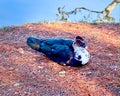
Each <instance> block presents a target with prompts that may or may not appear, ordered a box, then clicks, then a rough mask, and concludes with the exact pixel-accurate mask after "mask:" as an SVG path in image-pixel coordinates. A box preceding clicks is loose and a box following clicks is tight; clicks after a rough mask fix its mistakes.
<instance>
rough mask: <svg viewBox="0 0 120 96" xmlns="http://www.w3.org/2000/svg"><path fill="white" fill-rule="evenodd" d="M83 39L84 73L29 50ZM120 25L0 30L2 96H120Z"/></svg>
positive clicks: (71, 24)
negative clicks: (32, 40)
mask: <svg viewBox="0 0 120 96" xmlns="http://www.w3.org/2000/svg"><path fill="white" fill-rule="evenodd" d="M76 35H80V36H83V37H84V38H85V40H86V42H87V45H88V51H89V52H90V54H91V60H90V62H89V63H88V64H87V65H86V66H84V67H79V68H75V67H67V66H61V65H59V64H57V63H55V62H53V61H51V60H49V59H48V58H47V57H45V56H44V55H43V54H42V53H39V52H36V51H34V50H32V49H31V48H30V47H28V46H27V45H26V39H27V37H29V36H36V37H38V38H49V37H62V38H74V37H75V36H76ZM119 57H120V25H114V24H97V25H94V24H83V23H50V24H25V25H23V26H13V27H8V28H4V29H0V96H120V72H119V71H120V64H119V63H120V60H119Z"/></svg>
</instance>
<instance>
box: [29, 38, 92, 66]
mask: <svg viewBox="0 0 120 96" xmlns="http://www.w3.org/2000/svg"><path fill="white" fill-rule="evenodd" d="M27 45H28V46H30V47H31V48H32V49H34V50H37V51H39V52H42V53H44V54H45V55H46V56H47V57H49V58H50V59H51V60H53V61H55V62H57V63H59V64H61V65H66V66H74V67H79V66H83V65H85V64H87V63H88V61H89V59H90V54H89V52H88V51H87V50H86V48H87V46H86V43H85V42H84V39H83V38H82V37H80V36H76V37H75V39H61V38H48V39H38V38H35V37H28V38H27Z"/></svg>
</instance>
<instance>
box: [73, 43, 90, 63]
mask: <svg viewBox="0 0 120 96" xmlns="http://www.w3.org/2000/svg"><path fill="white" fill-rule="evenodd" d="M73 48H74V53H75V57H74V58H75V59H76V60H78V61H82V64H83V65H85V64H86V63H87V62H88V61H89V59H90V53H89V52H88V51H87V50H86V49H85V48H82V47H79V46H77V45H73ZM79 56H80V57H81V58H79Z"/></svg>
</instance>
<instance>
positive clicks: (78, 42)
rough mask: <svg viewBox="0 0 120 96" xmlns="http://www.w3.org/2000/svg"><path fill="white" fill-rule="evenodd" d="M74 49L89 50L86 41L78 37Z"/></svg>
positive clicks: (74, 42)
mask: <svg viewBox="0 0 120 96" xmlns="http://www.w3.org/2000/svg"><path fill="white" fill-rule="evenodd" d="M72 46H73V47H82V48H85V49H86V48H87V46H86V43H85V41H84V39H83V38H82V37H80V36H76V37H75V39H74V41H73V45H72Z"/></svg>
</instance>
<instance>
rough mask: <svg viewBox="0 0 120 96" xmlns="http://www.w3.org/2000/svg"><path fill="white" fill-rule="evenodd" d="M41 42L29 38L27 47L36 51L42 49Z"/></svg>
mask: <svg viewBox="0 0 120 96" xmlns="http://www.w3.org/2000/svg"><path fill="white" fill-rule="evenodd" d="M40 42H41V41H40V40H39V39H37V38H34V37H28V38H27V42H26V43H27V45H28V46H30V47H31V48H32V49H34V50H39V49H40Z"/></svg>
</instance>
